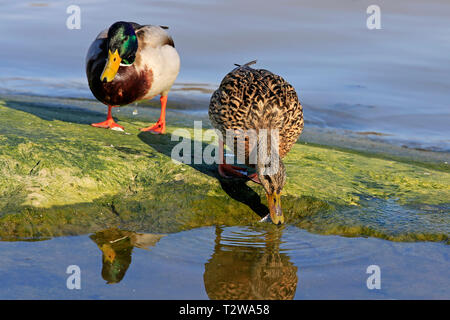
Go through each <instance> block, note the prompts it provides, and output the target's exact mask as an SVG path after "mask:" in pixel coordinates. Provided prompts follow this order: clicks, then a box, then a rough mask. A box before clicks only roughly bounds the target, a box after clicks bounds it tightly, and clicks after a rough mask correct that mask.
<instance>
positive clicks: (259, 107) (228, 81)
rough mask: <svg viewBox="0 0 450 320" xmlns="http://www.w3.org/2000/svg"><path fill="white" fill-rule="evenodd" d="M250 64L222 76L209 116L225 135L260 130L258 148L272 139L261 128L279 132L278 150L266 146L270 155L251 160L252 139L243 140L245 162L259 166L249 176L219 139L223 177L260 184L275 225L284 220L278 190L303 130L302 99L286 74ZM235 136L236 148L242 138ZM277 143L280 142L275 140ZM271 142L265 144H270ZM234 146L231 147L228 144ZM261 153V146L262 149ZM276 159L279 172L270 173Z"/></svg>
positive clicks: (281, 186)
mask: <svg viewBox="0 0 450 320" xmlns="http://www.w3.org/2000/svg"><path fill="white" fill-rule="evenodd" d="M254 63H256V61H252V62H249V63H247V64H245V65H242V66H239V65H237V66H238V67H237V68H235V69H234V70H233V71H231V72H230V73H228V74H227V75H226V76H225V78H224V79H223V80H222V82H221V84H220V87H219V88H218V89H217V90H216V91H215V92H214V93H213V95H212V97H211V102H210V105H209V118H210V120H211V123H212V125H213V126H214V127H215V128H216V129H217V130H219V131H220V133H221V134H222V136H223V137H225V136H226V135H227V130H232V131H234V132H242V131H240V130H244V131H243V132H248V131H249V130H254V131H255V132H256V133H257V134H258V146H259V147H261V146H262V145H263V144H264V141H269V140H270V139H273V138H271V137H272V136H267V138H266V139H267V140H264V138H262V137H261V135H259V132H260V131H261V129H266V130H267V132H268V133H270V135H272V134H273V133H275V132H276V130H278V133H279V140H278V142H279V148H278V149H279V150H273V151H271V150H270V148H269V149H268V150H267V151H268V152H267V154H268V155H267V156H265V158H264V157H261V156H258V157H257V161H256V163H255V162H253V163H250V162H249V159H250V154H252V155H254V154H255V153H252V152H253V151H254V148H251V147H250V144H249V139H248V137H244V138H245V139H246V140H245V141H246V142H245V148H244V150H245V162H246V164H247V165H249V166H252V167H256V174H253V175H250V176H248V175H247V174H246V169H244V168H240V167H237V166H233V165H230V164H226V163H225V157H224V152H223V140H221V141H219V153H220V157H221V159H219V160H220V161H221V163H220V164H219V174H220V175H221V176H222V177H224V178H231V177H241V178H243V177H247V178H250V179H252V180H253V181H255V182H257V183H260V184H262V186H263V187H264V189H265V191H266V194H267V199H268V203H269V210H270V218H271V220H272V222H273V223H275V224H279V223H283V222H284V216H283V213H282V211H281V201H280V194H281V189H282V188H283V186H284V184H285V181H286V169H285V167H284V164H283V161H282V160H281V159H282V158H283V157H284V156H285V155H286V154H287V153H288V152H289V150H290V149H291V147H292V146H293V145H294V143H295V142H296V141H297V139H298V137H299V135H300V133H301V132H302V130H303V109H302V105H301V104H300V102H299V101H298V98H297V93H296V92H295V89H294V88H293V87H292V86H291V85H290V84H289V83H288V82H286V80H284V79H283V78H282V77H280V76H278V75H275V74H273V73H272V72H270V71H267V70H263V69H253V68H251V67H250V65H251V64H254ZM241 139H242V137H241V138H239V137H237V138H235V139H234V144H235V145H234V150H239V149H238V148H237V144H238V141H241V143H242V141H244V140H241ZM273 141H276V140H273ZM266 145H267V142H266ZM230 147H231V146H230ZM258 151H259V150H258ZM272 156H273V157H274V158H271V159H275V160H276V161H274V163H275V162H276V163H278V164H279V165H278V167H277V169H278V170H276V171H275V172H273V171H272V172H268V170H266V168H267V164H268V162H267V160H268V158H269V157H272Z"/></svg>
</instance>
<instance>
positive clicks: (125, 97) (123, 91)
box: [89, 63, 153, 106]
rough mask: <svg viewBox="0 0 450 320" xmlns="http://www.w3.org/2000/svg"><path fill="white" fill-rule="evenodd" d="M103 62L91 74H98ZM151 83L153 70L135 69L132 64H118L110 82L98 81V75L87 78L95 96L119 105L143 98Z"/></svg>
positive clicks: (105, 101) (110, 103)
mask: <svg viewBox="0 0 450 320" xmlns="http://www.w3.org/2000/svg"><path fill="white" fill-rule="evenodd" d="M103 68H104V63H103V64H101V63H98V64H97V66H95V67H94V70H93V72H92V74H93V75H100V74H101V73H102V71H103ZM152 84H153V71H152V70H151V69H149V68H143V69H142V70H137V69H136V67H135V66H134V65H131V66H120V68H119V70H118V72H117V74H116V77H115V78H114V80H113V81H111V82H102V81H100V76H93V77H91V78H90V79H89V86H90V88H91V90H92V92H93V93H94V95H95V97H96V98H97V99H98V100H100V101H102V102H103V103H105V104H108V105H113V106H121V105H126V104H130V103H132V102H134V101H137V100H141V99H143V98H144V97H145V96H146V95H147V93H148V92H149V91H150V89H151V87H152Z"/></svg>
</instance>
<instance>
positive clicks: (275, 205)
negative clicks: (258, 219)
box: [256, 156, 286, 224]
mask: <svg viewBox="0 0 450 320" xmlns="http://www.w3.org/2000/svg"><path fill="white" fill-rule="evenodd" d="M276 160H278V161H276V162H277V163H276V164H275V165H274V164H273V163H272V164H271V165H270V167H271V168H268V167H267V165H265V164H262V163H260V162H258V164H257V166H256V172H257V173H258V178H259V181H260V182H261V184H262V186H263V187H264V190H265V191H266V195H267V203H268V205H269V211H270V219H271V220H272V222H273V223H274V224H283V223H284V215H283V211H282V210H281V191H282V190H283V187H284V185H285V183H286V168H285V166H284V163H283V161H282V160H281V158H280V157H279V156H277V159H276Z"/></svg>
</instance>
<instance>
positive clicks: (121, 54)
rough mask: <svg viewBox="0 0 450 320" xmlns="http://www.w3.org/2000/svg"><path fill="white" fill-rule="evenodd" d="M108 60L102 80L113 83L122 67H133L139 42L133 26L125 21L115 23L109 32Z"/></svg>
mask: <svg viewBox="0 0 450 320" xmlns="http://www.w3.org/2000/svg"><path fill="white" fill-rule="evenodd" d="M107 43H108V45H107V47H108V60H107V62H106V65H105V68H104V69H103V72H102V75H101V76H100V80H101V81H103V82H111V81H113V80H114V77H115V76H116V74H117V71H118V70H119V67H120V65H121V64H122V65H131V64H133V62H134V60H135V58H136V52H137V49H138V41H137V37H136V33H135V32H134V28H133V26H132V25H131V24H130V23H128V22H124V21H119V22H116V23H114V24H113V25H112V26H111V27H110V28H109V30H108V42H107Z"/></svg>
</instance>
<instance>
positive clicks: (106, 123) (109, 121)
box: [91, 106, 124, 131]
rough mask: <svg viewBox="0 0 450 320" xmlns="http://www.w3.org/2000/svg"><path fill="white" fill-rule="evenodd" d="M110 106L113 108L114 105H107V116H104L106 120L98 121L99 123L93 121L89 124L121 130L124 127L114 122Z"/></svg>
mask: <svg viewBox="0 0 450 320" xmlns="http://www.w3.org/2000/svg"><path fill="white" fill-rule="evenodd" d="M112 108H114V107H113V106H108V116H107V117H106V121H103V122H99V123H93V124H91V126H93V127H97V128H105V129H111V130H118V131H123V130H124V128H123V127H122V126H120V125H118V124H117V123H115V122H114V119H113V117H112V114H111V109H112Z"/></svg>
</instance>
